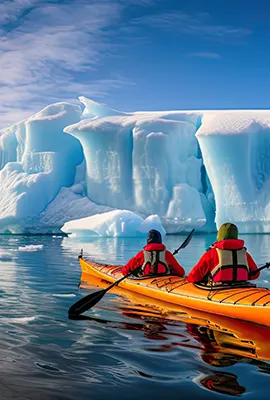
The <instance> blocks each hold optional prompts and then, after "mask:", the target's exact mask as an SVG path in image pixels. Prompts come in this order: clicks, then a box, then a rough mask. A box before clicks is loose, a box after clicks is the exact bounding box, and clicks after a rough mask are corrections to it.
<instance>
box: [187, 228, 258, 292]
mask: <svg viewBox="0 0 270 400" xmlns="http://www.w3.org/2000/svg"><path fill="white" fill-rule="evenodd" d="M257 269H258V267H257V265H256V263H255V261H254V260H253V258H252V257H251V255H250V254H249V253H248V252H247V250H246V248H245V247H244V241H243V240H240V239H238V229H237V226H236V225H234V224H231V223H229V222H227V223H225V224H223V225H221V227H220V228H219V231H218V234H217V242H215V243H214V244H213V245H212V246H211V247H210V249H209V250H208V251H206V252H205V253H204V254H203V256H202V257H201V259H200V260H199V262H198V264H197V265H195V267H194V268H193V269H192V270H191V271H190V273H189V274H188V280H189V282H197V283H198V282H205V283H206V282H207V281H208V282H209V281H210V282H213V283H220V284H222V283H236V282H245V281H248V280H253V279H257V278H258V277H259V276H260V271H258V272H257V273H251V272H253V271H254V272H255V271H256V270H257Z"/></svg>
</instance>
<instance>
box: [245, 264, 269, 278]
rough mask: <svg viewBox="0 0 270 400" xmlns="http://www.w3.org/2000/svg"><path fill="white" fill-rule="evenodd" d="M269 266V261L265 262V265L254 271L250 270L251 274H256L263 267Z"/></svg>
mask: <svg viewBox="0 0 270 400" xmlns="http://www.w3.org/2000/svg"><path fill="white" fill-rule="evenodd" d="M269 267H270V262H267V263H266V264H265V265H263V266H262V267H260V268H258V269H256V270H255V271H251V273H250V274H251V275H256V274H257V272H258V271H262V270H263V269H265V268H269Z"/></svg>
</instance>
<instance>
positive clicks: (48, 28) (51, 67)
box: [0, 0, 144, 126]
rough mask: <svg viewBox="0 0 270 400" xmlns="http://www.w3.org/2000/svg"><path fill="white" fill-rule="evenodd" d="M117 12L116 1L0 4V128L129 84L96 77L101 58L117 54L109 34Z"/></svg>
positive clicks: (119, 79) (117, 19) (29, 0)
mask: <svg viewBox="0 0 270 400" xmlns="http://www.w3.org/2000/svg"><path fill="white" fill-rule="evenodd" d="M130 1H131V2H132V0H130ZM143 3H144V2H143ZM143 3H142V4H143ZM123 7H124V6H123V4H121V0H115V1H114V0H92V1H91V0H90V1H86V0H76V1H75V0H74V1H69V0H67V1H63V0H62V1H61V3H58V2H55V1H53V0H52V1H42V0H16V1H15V0H13V1H4V2H2V3H1V4H0V15H1V17H0V30H1V28H2V35H1V36H0V70H1V74H0V85H1V92H0V104H1V108H0V124H1V126H5V124H7V123H13V122H16V121H18V118H19V117H18V116H19V115H29V113H30V114H31V113H32V112H35V111H37V110H38V109H39V108H41V107H43V106H46V105H47V104H49V103H50V102H52V101H60V100H67V99H74V101H75V99H76V97H77V96H78V95H81V94H84V95H88V96H94V97H102V96H105V95H107V94H108V93H109V92H110V90H116V89H119V88H120V87H122V86H123V85H126V84H129V83H130V82H128V81H127V80H126V79H124V78H122V77H119V76H113V74H110V73H108V74H107V75H106V77H105V78H102V77H101V74H99V73H98V72H99V71H98V67H99V65H100V63H101V61H102V59H103V56H104V55H106V56H109V55H113V54H115V52H116V51H117V48H118V44H117V42H116V43H113V35H114V34H115V32H114V31H113V29H114V28H115V26H116V27H117V26H118V25H117V24H118V23H119V22H120V20H121V12H122V10H123ZM1 24H2V27H1ZM18 110H21V112H20V113H18Z"/></svg>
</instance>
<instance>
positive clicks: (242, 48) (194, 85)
mask: <svg viewBox="0 0 270 400" xmlns="http://www.w3.org/2000/svg"><path fill="white" fill-rule="evenodd" d="M268 10H269V6H268V2H267V1H264V0H257V1H252V0H251V1H249V2H247V1H244V0H226V1H225V0H224V1H223V0H204V1H202V0H187V1H182V0H62V1H56V0H51V1H49V0H9V1H8V0H2V1H1V2H0V68H1V74H0V85H1V91H0V125H1V126H6V125H8V124H10V123H12V122H16V121H18V120H20V119H23V118H25V117H27V116H29V115H31V114H33V113H34V112H36V111H38V110H40V109H41V108H43V107H44V106H46V105H48V104H51V103H54V102H57V101H71V102H74V101H76V99H77V97H78V96H80V95H83V96H86V97H89V98H92V99H93V100H96V101H100V102H103V103H106V104H108V105H109V106H111V107H113V108H117V109H120V110H123V111H138V110H171V109H222V108H269V105H270V100H269V99H270V95H269V92H270V68H269V65H270V53H269V50H268V48H269V44H268V43H269V39H270V24H269V12H268Z"/></svg>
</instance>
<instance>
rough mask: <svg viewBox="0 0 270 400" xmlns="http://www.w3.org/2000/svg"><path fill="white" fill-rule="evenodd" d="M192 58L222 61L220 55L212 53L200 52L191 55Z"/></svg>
mask: <svg viewBox="0 0 270 400" xmlns="http://www.w3.org/2000/svg"><path fill="white" fill-rule="evenodd" d="M189 56H190V57H199V58H209V59H216V60H218V59H221V56H220V54H218V53H212V52H207V51H205V52H203V51H199V52H196V53H190V54H189Z"/></svg>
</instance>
